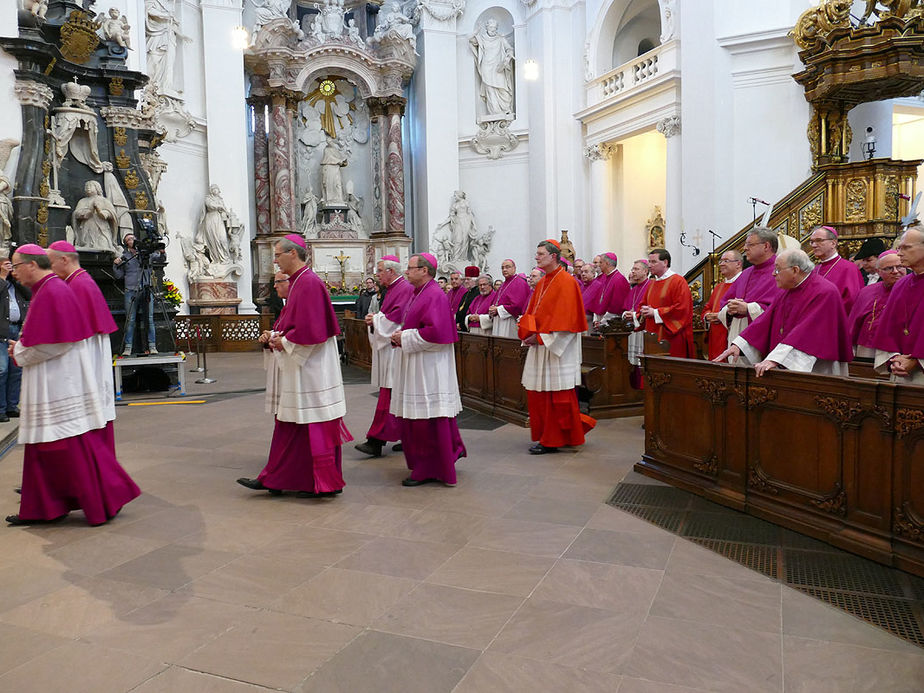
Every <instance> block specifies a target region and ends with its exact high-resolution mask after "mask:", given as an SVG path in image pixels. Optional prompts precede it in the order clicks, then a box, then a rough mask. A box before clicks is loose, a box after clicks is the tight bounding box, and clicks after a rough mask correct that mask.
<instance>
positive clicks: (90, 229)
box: [71, 180, 119, 253]
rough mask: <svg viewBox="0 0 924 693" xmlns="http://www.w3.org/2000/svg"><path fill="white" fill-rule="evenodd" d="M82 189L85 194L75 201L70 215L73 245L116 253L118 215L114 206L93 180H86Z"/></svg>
mask: <svg viewBox="0 0 924 693" xmlns="http://www.w3.org/2000/svg"><path fill="white" fill-rule="evenodd" d="M83 189H84V192H85V193H86V194H87V196H86V197H83V198H81V199H80V200H79V201H78V202H77V205H76V206H75V207H74V213H73V214H72V215H71V216H72V222H73V227H74V236H75V243H74V245H75V246H77V247H78V248H89V249H92V250H104V251H109V252H112V253H118V252H119V250H118V247H117V245H116V243H117V242H116V238H117V236H118V233H119V215H118V212H117V211H116V208H115V206H114V205H113V204H112V203H111V202H110V201H109V200H107V199H106V198H105V197H104V196H103V188H102V186H100V184H99V183H97V182H96V181H95V180H88V181H87V182H86V184H85V185H84V186H83Z"/></svg>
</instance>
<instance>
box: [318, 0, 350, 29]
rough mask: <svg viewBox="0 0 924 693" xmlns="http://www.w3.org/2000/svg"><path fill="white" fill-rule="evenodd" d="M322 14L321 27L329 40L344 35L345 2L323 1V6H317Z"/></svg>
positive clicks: (339, 0) (336, 0)
mask: <svg viewBox="0 0 924 693" xmlns="http://www.w3.org/2000/svg"><path fill="white" fill-rule="evenodd" d="M315 7H317V8H318V11H319V12H320V13H321V15H320V16H321V26H322V27H323V29H324V34H325V35H326V36H327V37H329V38H336V37H338V36H342V35H343V27H344V24H343V14H344V12H345V9H344V0H323V4H322V5H317V4H316V5H315Z"/></svg>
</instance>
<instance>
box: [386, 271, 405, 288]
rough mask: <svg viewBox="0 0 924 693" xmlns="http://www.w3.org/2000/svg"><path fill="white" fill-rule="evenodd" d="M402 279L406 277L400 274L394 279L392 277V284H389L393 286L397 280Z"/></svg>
mask: <svg viewBox="0 0 924 693" xmlns="http://www.w3.org/2000/svg"><path fill="white" fill-rule="evenodd" d="M402 279H404V277H402V276H401V275H400V274H399V275H398V276H397V277H395V278H394V279H392V281H391V284H389V285H388V286H391V285H392V284H394V283H395V282H398V281H401V280H402Z"/></svg>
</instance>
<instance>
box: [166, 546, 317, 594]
mask: <svg viewBox="0 0 924 693" xmlns="http://www.w3.org/2000/svg"><path fill="white" fill-rule="evenodd" d="M322 570H324V567H323V566H321V565H312V564H309V563H306V562H305V561H297V560H295V559H294V557H293V558H279V557H275V556H266V555H260V554H252V555H248V556H242V557H241V558H238V559H236V560H234V561H232V562H231V563H228V564H227V565H225V566H222V567H221V568H218V569H216V570H213V571H212V572H210V573H207V574H205V575H203V576H202V577H200V578H196V579H195V580H193V581H192V582H189V583H187V584H186V585H185V586H183V587H181V588H180V589H179V590H177V592H178V593H181V594H189V595H193V596H196V597H202V598H204V599H214V600H216V601H220V602H228V603H229V604H243V605H245V606H253V607H267V606H269V605H270V604H271V603H272V602H274V601H276V600H277V599H278V598H279V596H280V595H282V594H285V593H286V592H288V591H289V590H291V589H292V588H294V587H297V586H298V585H301V584H302V583H304V582H307V581H308V580H310V579H312V578H313V577H314V576H315V575H317V574H318V573H320V572H321V571H322Z"/></svg>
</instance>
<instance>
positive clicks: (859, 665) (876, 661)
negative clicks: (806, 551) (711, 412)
mask: <svg viewBox="0 0 924 693" xmlns="http://www.w3.org/2000/svg"><path fill="white" fill-rule="evenodd" d="M819 662H823V663H824V666H819ZM783 663H784V667H783V668H784V671H785V672H786V675H785V685H786V691H787V693H789V692H792V693H814V692H815V691H824V692H825V693H841V692H843V693H856V692H859V691H869V693H885V692H886V691H888V693H920V691H921V690H922V689H924V654H912V653H909V652H894V651H889V650H879V649H873V648H869V647H860V646H857V645H848V644H846V643H836V642H826V641H823V640H810V639H808V638H797V637H793V636H789V635H786V636H783ZM0 681H2V679H0Z"/></svg>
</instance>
